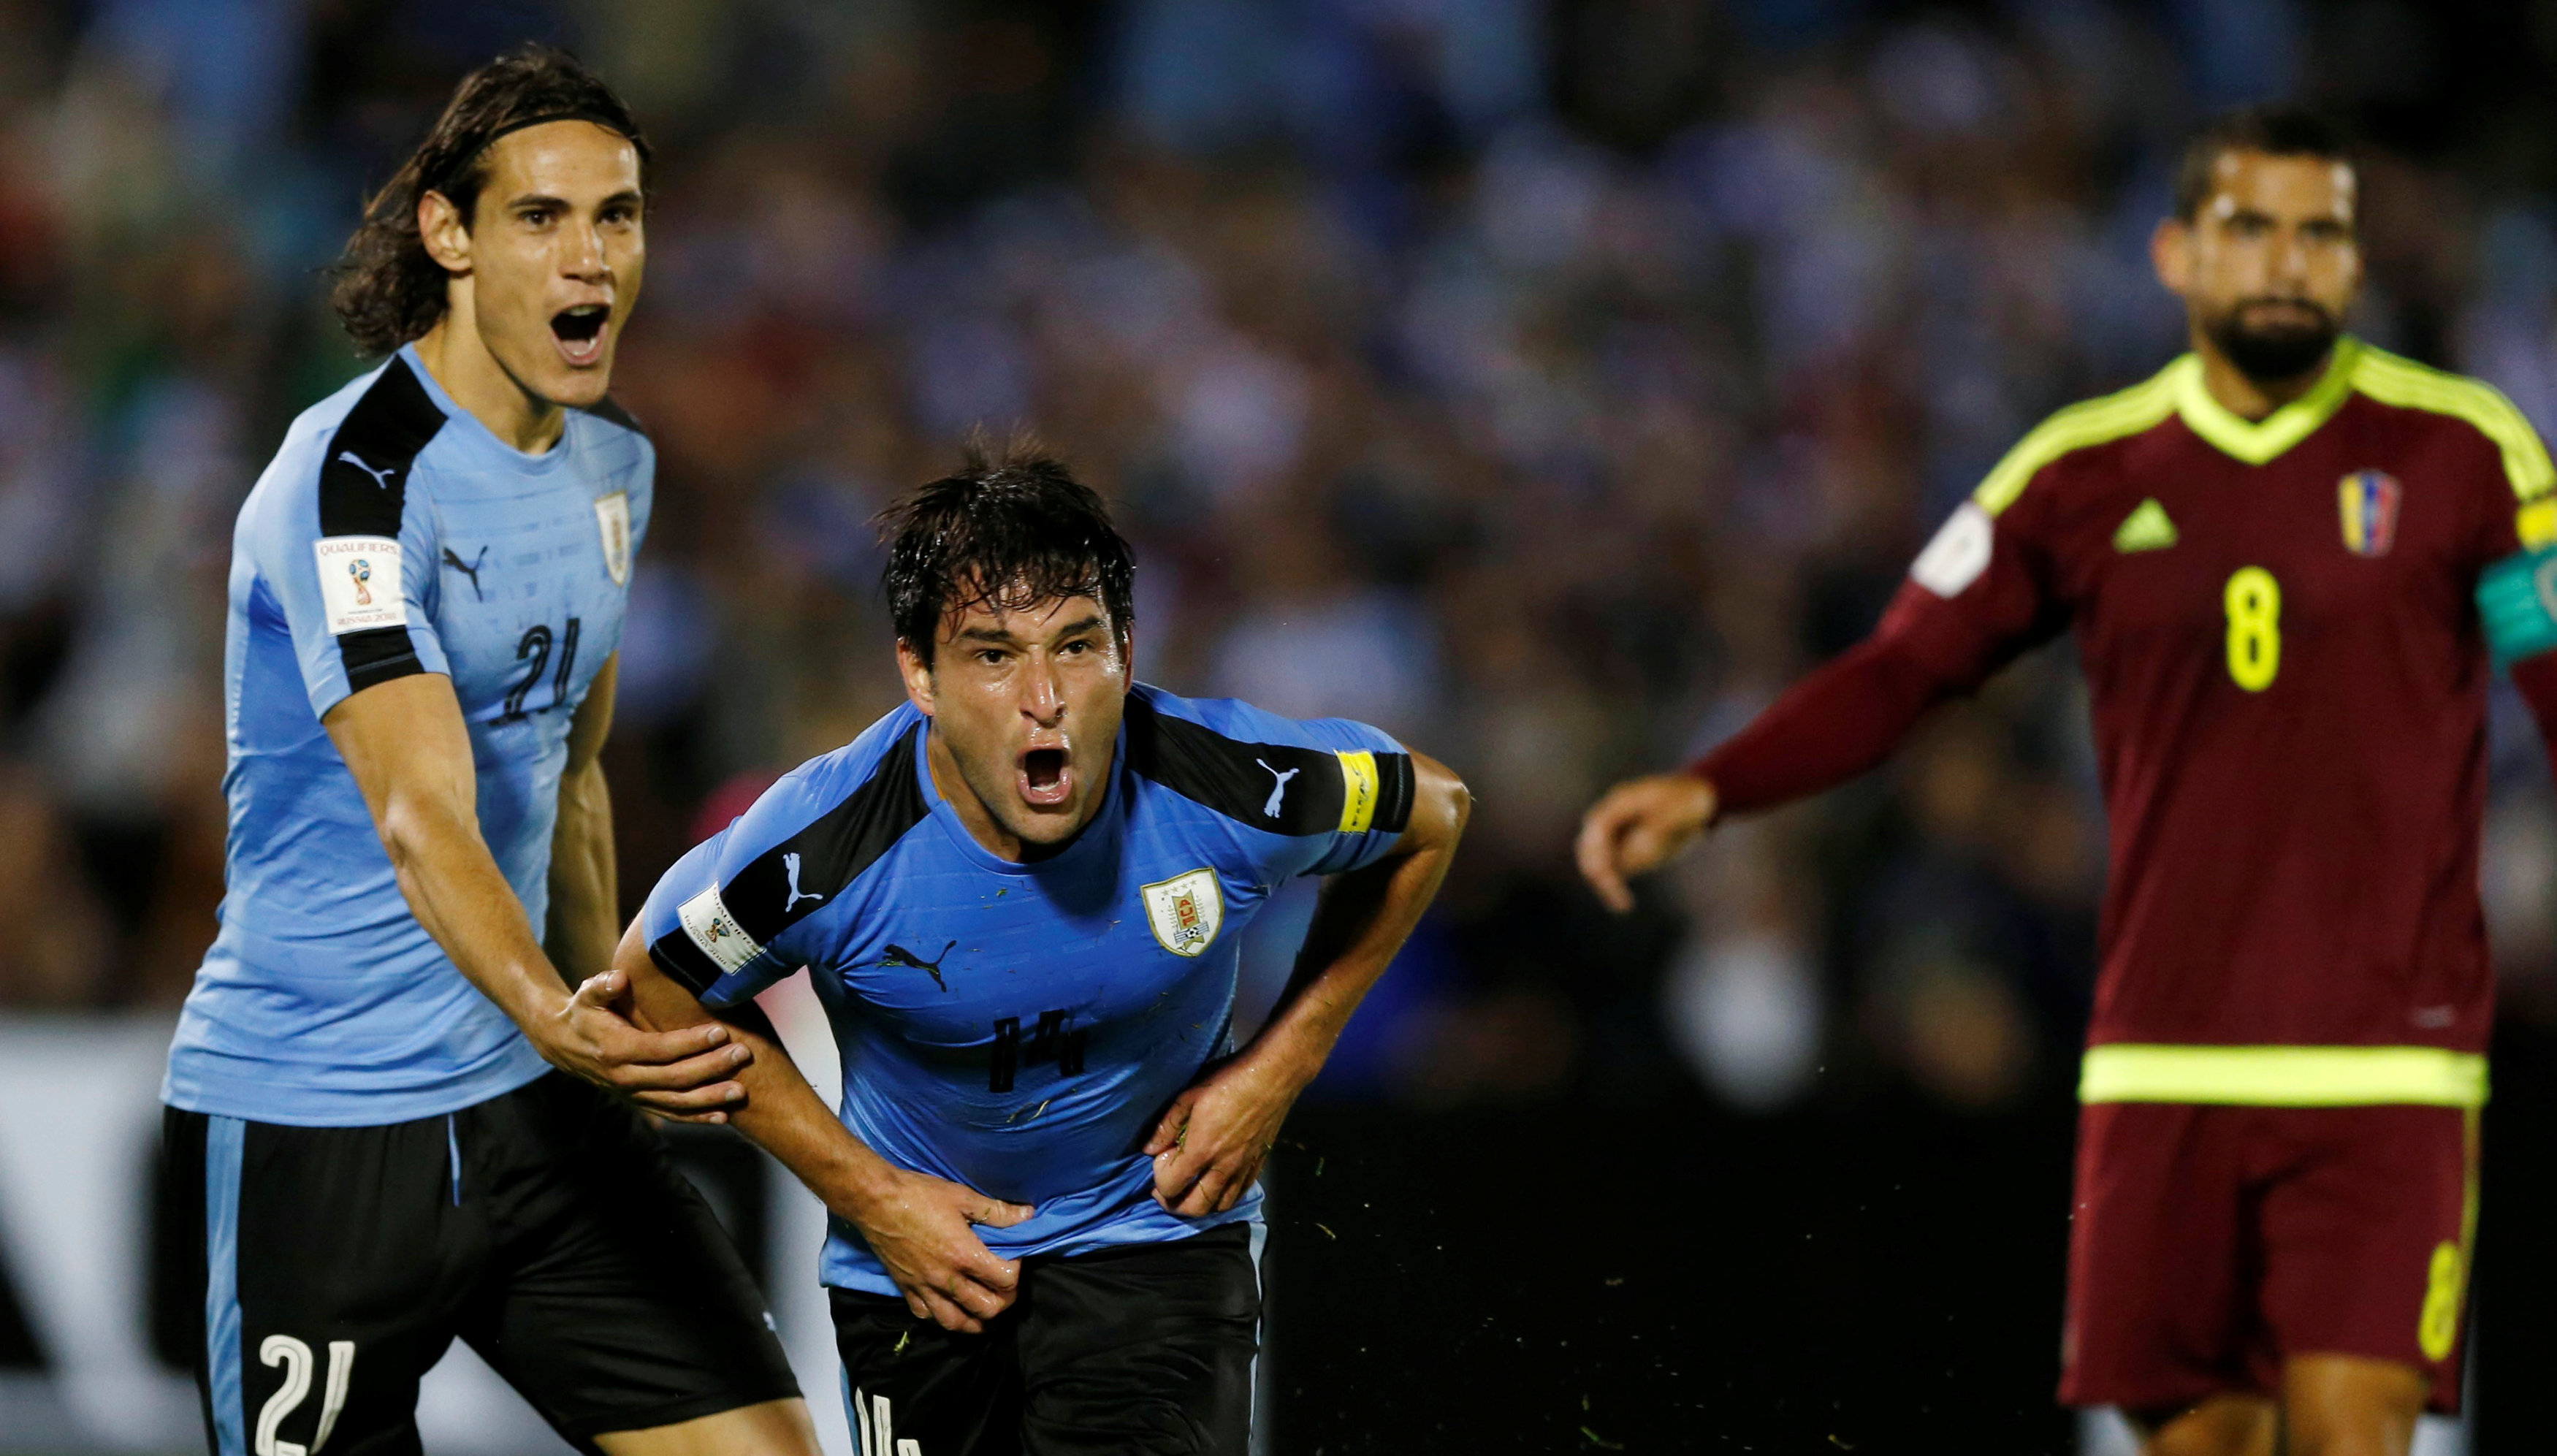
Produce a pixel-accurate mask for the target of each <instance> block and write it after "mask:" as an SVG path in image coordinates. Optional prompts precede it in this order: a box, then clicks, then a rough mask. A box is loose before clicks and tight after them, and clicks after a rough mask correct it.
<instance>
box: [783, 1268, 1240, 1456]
mask: <svg viewBox="0 0 2557 1456" xmlns="http://www.w3.org/2000/svg"><path fill="white" fill-rule="evenodd" d="M1252 1241H1253V1229H1252V1226H1251V1225H1249V1224H1228V1225H1226V1226H1225V1227H1223V1228H1221V1229H1211V1230H1209V1231H1208V1232H1206V1233H1204V1234H1200V1235H1196V1236H1195V1237H1192V1238H1188V1239H1183V1240H1181V1241H1179V1242H1178V1243H1173V1244H1140V1245H1133V1246H1131V1247H1128V1248H1125V1249H1113V1250H1107V1251H1104V1252H1102V1253H1099V1254H1085V1255H1078V1256H1075V1257H1071V1258H1056V1257H1031V1258H1025V1259H1023V1260H1021V1284H1020V1294H1019V1297H1018V1298H1016V1299H1014V1300H1013V1301H1012V1305H1011V1307H1010V1308H1009V1309H1007V1310H1005V1311H1004V1312H1003V1313H1002V1314H999V1315H997V1316H996V1317H995V1318H994V1319H992V1320H990V1321H988V1322H987V1325H986V1332H985V1333H984V1334H982V1335H959V1334H952V1333H951V1332H950V1331H948V1330H945V1329H943V1328H941V1327H940V1326H939V1325H937V1324H935V1323H933V1322H932V1321H931V1320H928V1319H917V1318H915V1317H914V1315H913V1313H912V1312H911V1311H909V1310H908V1309H907V1308H906V1307H905V1301H904V1300H903V1299H898V1298H891V1297H889V1296H886V1295H880V1294H864V1293H857V1292H855V1291H853V1290H850V1289H829V1290H827V1291H826V1292H827V1293H828V1295H830V1296H831V1297H832V1299H833V1303H834V1312H835V1344H836V1348H837V1349H839V1350H840V1351H841V1352H842V1353H843V1357H844V1385H845V1390H846V1392H847V1399H848V1400H849V1401H850V1403H851V1406H852V1422H853V1429H854V1430H855V1431H856V1432H857V1433H858V1436H859V1439H860V1442H861V1452H862V1456H1244V1449H1245V1446H1246V1444H1247V1443H1248V1442H1249V1440H1250V1438H1251V1433H1252V1378H1253V1360H1254V1357H1255V1356H1257V1355H1258V1354H1259V1353H1260V1350H1261V1344H1260V1338H1259V1335H1260V1323H1261V1271H1260V1269H1259V1267H1258V1266H1257V1265H1256V1264H1255V1262H1254V1260H1253V1249H1252Z"/></svg>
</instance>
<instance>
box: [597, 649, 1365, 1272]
mask: <svg viewBox="0 0 2557 1456" xmlns="http://www.w3.org/2000/svg"><path fill="white" fill-rule="evenodd" d="M929 732H930V728H929V727H928V725H927V723H926V721H925V720H924V718H923V717H922V715H920V714H918V713H917V712H915V710H914V709H913V708H912V707H904V708H899V709H898V710H896V711H895V712H894V713H891V714H889V715H888V716H887V717H885V718H883V719H881V720H879V721H878V722H877V723H876V724H874V725H872V727H871V728H870V729H869V730H868V731H866V732H864V733H863V734H862V735H861V736H860V737H859V738H857V739H855V740H854V741H853V742H852V743H851V744H850V745H849V746H847V747H843V748H839V749H837V750H836V751H834V752H832V753H829V754H827V755H825V756H824V757H822V758H817V759H812V760H811V761H809V762H808V763H806V764H803V765H801V766H800V767H799V768H798V769H797V770H796V771H795V772H793V773H791V774H790V775H789V776H788V777H786V778H784V779H782V780H781V781H780V782H779V783H777V784H775V785H773V786H772V788H771V789H769V790H767V791H766V792H765V793H764V795H763V797H762V798H761V799H759V800H757V801H756V802H755V804H754V807H753V808H751V809H749V810H747V811H746V813H745V814H744V815H742V816H741V817H740V818H739V819H738V820H737V821H736V822H735V823H733V824H731V825H730V826H729V827H728V828H727V829H725V830H723V831H721V832H720V833H719V834H718V835H717V836H715V837H713V838H712V839H711V840H709V841H708V842H706V843H704V844H702V845H700V846H699V847H697V848H695V849H694V850H693V852H692V853H691V854H689V855H687V856H685V857H684V858H683V860H680V861H679V862H677V864H676V865H675V867H674V868H672V869H670V870H668V871H667V872H666V876H665V878H663V879H662V880H660V881H658V883H657V887H656V890H655V892H654V893H653V894H651V895H650V896H649V898H648V907H647V909H646V910H645V911H643V912H642V918H641V924H642V927H643V929H642V933H643V934H644V935H645V936H646V937H647V939H648V945H649V953H650V954H651V955H652V956H653V957H654V958H655V959H656V961H657V963H658V965H659V966H661V967H663V968H664V969H665V970H666V972H667V974H668V975H671V976H673V977H675V978H677V979H678V980H680V981H682V982H684V983H685V984H686V985H688V986H691V987H692V988H693V989H694V990H695V991H696V993H699V994H701V996H702V998H703V1000H704V1002H705V1003H706V1004H708V1005H711V1006H714V1007H718V1006H727V1005H733V1004H735V1003H737V1002H739V1001H740V1000H742V999H744V998H745V997H747V996H750V995H752V994H754V993H756V992H757V991H760V990H762V989H763V988H764V987H767V986H770V985H771V984H772V983H774V982H775V981H778V980H780V979H782V978H783V977H785V976H788V975H790V974H791V973H792V972H794V971H795V970H797V969H798V968H799V967H801V966H803V965H804V966H806V967H808V968H809V972H810V975H811V977H812V978H813V980H814V982H815V985H816V989H817V995H818V999H819V1000H820V1001H821V1002H823V1003H824V1005H825V1007H826V1013H827V1016H828V1018H829V1019H830V1021H831V1022H832V1024H833V1027H834V1031H835V1039H836V1042H837V1044H838V1045H839V1046H840V1047H841V1048H842V1051H843V1060H844V1100H843V1107H842V1115H843V1120H844V1125H846V1126H847V1127H850V1128H851V1129H852V1131H853V1133H854V1135H856V1136H858V1137H860V1138H861V1139H862V1141H864V1142H865V1143H868V1144H869V1145H870V1146H871V1147H872V1148H874V1149H875V1150H876V1151H877V1152H878V1153H879V1155H880V1156H882V1157H885V1158H886V1159H887V1160H888V1161H890V1162H892V1163H895V1164H897V1165H898V1166H900V1167H905V1168H910V1169H913V1170H915V1171H918V1172H923V1173H929V1174H932V1175H933V1176H935V1177H940V1178H947V1179H950V1180H951V1181H953V1182H957V1183H964V1184H966V1185H967V1186H969V1187H971V1188H975V1189H978V1190H980V1191H982V1192H985V1193H990V1194H992V1195H994V1196H995V1197H998V1198H1003V1199H1008V1200H1010V1201H1012V1202H1017V1203H1027V1204H1034V1205H1036V1206H1037V1213H1036V1214H1035V1215H1034V1216H1033V1217H1031V1218H1030V1219H1029V1220H1027V1221H1026V1222H1024V1223H1021V1224H1019V1225H1017V1226H1015V1227H1013V1228H1009V1229H993V1228H981V1229H979V1230H978V1231H977V1232H978V1233H979V1235H980V1236H982V1237H983V1238H984V1239H985V1241H986V1245H987V1247H988V1248H990V1249H992V1250H993V1251H994V1252H995V1253H996V1254H997V1255H999V1256H1002V1257H1008V1258H1013V1257H1022V1256H1025V1255H1033V1254H1067V1255H1071V1254H1079V1253H1085V1252H1088V1251H1091V1250H1095V1249H1102V1248H1107V1247H1110V1246H1114V1245H1123V1244H1140V1243H1159V1242H1164V1241H1168V1240H1173V1239H1182V1238H1187V1237H1188V1236H1190V1235H1192V1234H1194V1233H1197V1232H1199V1231H1201V1230H1203V1229H1209V1228H1214V1227H1216V1226H1217V1225H1219V1224H1226V1223H1232V1222H1234V1221H1236V1220H1239V1219H1249V1218H1254V1217H1257V1216H1258V1214H1259V1212H1260V1207H1261V1195H1260V1193H1259V1191H1258V1190H1255V1191H1254V1192H1252V1193H1251V1194H1250V1195H1249V1196H1248V1197H1247V1198H1246V1199H1245V1200H1244V1201H1243V1202H1241V1203H1239V1204H1238V1205H1237V1206H1236V1207H1235V1208H1234V1209H1232V1210H1231V1211H1229V1212H1227V1213H1224V1214H1219V1215H1212V1216H1209V1217H1206V1218H1198V1219H1183V1218H1177V1217H1175V1216H1173V1215H1172V1214H1170V1213H1167V1212H1165V1211H1164V1210H1163V1209H1162V1208H1161V1206H1159V1205H1158V1204H1156V1203H1155V1202H1154V1201H1153V1199H1152V1197H1151V1190H1152V1187H1153V1170H1152V1166H1151V1164H1150V1163H1149V1161H1148V1160H1147V1159H1146V1158H1145V1156H1144V1153H1143V1151H1142V1150H1141V1149H1142V1148H1143V1145H1144V1140H1145V1138H1146V1135H1147V1134H1148V1133H1150V1132H1151V1131H1152V1130H1153V1126H1154V1123H1155V1121H1156V1120H1157V1119H1158V1118H1159V1117H1160V1115H1161V1113H1162V1110H1163V1108H1164V1106H1165V1105H1166V1104H1168V1103H1169V1102H1170V1101H1171V1100H1172V1098H1173V1097H1174V1096H1175V1095H1176V1094H1178V1093H1179V1092H1180V1091H1181V1089H1183V1088H1184V1087H1187V1086H1188V1085H1189V1084H1190V1082H1191V1081H1192V1080H1193V1079H1195V1078H1196V1077H1197V1076H1198V1074H1199V1072H1200V1070H1201V1069H1202V1068H1204V1067H1206V1066H1207V1065H1208V1064H1209V1062H1211V1061H1212V1060H1214V1059H1215V1058H1217V1057H1219V1056H1221V1055H1223V1054H1225V1053H1227V1052H1228V1051H1230V1050H1231V1045H1230V1037H1229V1034H1228V1018H1229V1017H1230V1015H1231V1013H1232V1011H1233V1006H1234V988H1235V973H1236V967H1237V958H1238V953H1239V949H1240V947H1241V944H1242V931H1243V927H1244V925H1245V924H1246V923H1247V922H1249V921H1250V920H1251V918H1252V917H1253V915H1254V914H1256V913H1257V912H1258V911H1259V910H1260V909H1261V906H1262V904H1263V903H1264V902H1265V901H1266V900H1267V899H1268V897H1269V895H1270V892H1271V891H1272V889H1273V888H1275V887H1276V886H1277V885H1278V884H1279V883H1280V882H1281V881H1283V880H1285V879H1286V878H1287V877H1288V876H1290V875H1296V874H1335V873H1339V872H1341V871H1343V870H1348V869H1355V868H1358V867H1360V866H1362V865H1365V864H1369V863H1373V862H1374V861H1375V860H1378V859H1380V858H1382V857H1383V856H1384V855H1385V853H1386V852H1387V850H1388V849H1390V848H1391V847H1392V846H1393V844H1394V841H1395V840H1396V839H1397V838H1398V837H1400V835H1401V834H1402V831H1403V827H1404V824H1405V822H1406V821H1407V820H1408V819H1409V818H1410V815H1411V806H1412V784H1413V776H1412V759H1411V756H1410V755H1409V754H1407V753H1405V752H1404V751H1403V750H1402V749H1401V747H1399V746H1398V745H1397V744H1396V743H1395V741H1394V740H1393V739H1392V738H1390V737H1388V736H1386V735H1385V734H1384V733H1382V732H1379V731H1378V730H1376V729H1375V728H1368V727H1366V726H1365V725H1362V724H1355V723H1347V722H1342V721H1340V720H1336V719H1335V720H1321V721H1317V722H1312V723H1298V722H1294V721H1291V720H1288V719H1283V718H1279V717H1278V716H1276V715H1274V714H1270V713H1264V712H1262V711H1261V710H1260V709H1257V708H1254V707H1251V706H1250V705H1248V704H1243V703H1236V702H1231V701H1216V702H1200V701H1189V700H1184V699H1181V698H1175V697H1173V696H1172V695H1171V694H1169V693H1165V692H1162V691H1160V690H1158V689H1154V688H1149V687H1144V686H1140V687H1138V688H1137V689H1136V690H1135V691H1133V692H1132V693H1131V694H1130V695H1129V698H1128V715H1127V721H1126V724H1125V726H1124V727H1123V728H1122V729H1121V731H1120V735H1119V741H1118V746H1117V753H1116V757H1115V758H1114V760H1113V762H1112V765H1111V776H1110V783H1109V786H1108V790H1107V796H1106V798H1105V799H1104V800H1103V803H1102V806H1101V811H1100V813H1099V815H1098V816H1097V817H1095V819H1094V820H1093V822H1092V823H1091V824H1089V825H1087V826H1085V828H1084V830H1083V832H1082V833H1081V834H1080V835H1078V836H1077V837H1076V838H1075V839H1074V841H1073V842H1072V843H1071V844H1070V845H1068V846H1067V847H1066V848H1065V849H1064V850H1062V851H1061V852H1059V853H1058V854H1056V855H1054V856H1051V857H1049V858H1047V859H1044V860H1036V861H1032V862H1026V863H1015V862H1013V861H1010V860H1004V859H1001V858H999V857H997V856H996V855H994V854H992V853H990V852H989V851H988V850H986V849H985V847H983V846H982V845H980V844H978V843H977V841H976V840H975V839H974V838H973V837H971V836H970V835H969V833H968V830H967V828H966V826H964V825H962V824H961V823H960V821H959V818H958V815H957V813H956V811H954V810H953V809H952V808H951V807H950V805H949V804H948V803H947V802H945V801H944V800H943V799H942V798H941V796H940V794H939V793H938V792H937V791H936V789H935V788H934V786H933V782H932V774H931V772H930V769H929V767H928V765H927V763H926V760H925V756H924V748H925V741H926V735H927V734H928V733H929ZM825 1279H826V1282H827V1283H829V1284H833V1285H836V1286H838V1287H841V1288H846V1289H865V1290H869V1291H872V1292H874V1293H882V1294H885V1293H893V1292H895V1285H894V1284H893V1283H892V1282H891V1281H890V1280H889V1278H888V1276H887V1273H886V1271H885V1270H884V1269H883V1268H882V1267H881V1265H880V1264H879V1261H878V1259H877V1257H875V1256H874V1255H873V1254H872V1253H871V1251H870V1248H869V1246H868V1245H867V1244H865V1243H864V1242H863V1240H862V1237H861V1234H860V1233H859V1232H858V1231H857V1230H855V1229H854V1228H853V1227H852V1226H850V1225H849V1224H846V1223H844V1222H843V1221H841V1220H836V1221H835V1222H834V1224H833V1226H832V1230H831V1237H830V1238H829V1239H828V1241H827V1245H826V1258H825Z"/></svg>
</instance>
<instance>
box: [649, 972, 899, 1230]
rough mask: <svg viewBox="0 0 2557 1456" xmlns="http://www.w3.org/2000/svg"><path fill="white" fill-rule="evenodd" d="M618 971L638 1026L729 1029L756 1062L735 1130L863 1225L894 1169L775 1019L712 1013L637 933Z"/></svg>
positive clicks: (746, 1007)
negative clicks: (833, 1108)
mask: <svg viewBox="0 0 2557 1456" xmlns="http://www.w3.org/2000/svg"><path fill="white" fill-rule="evenodd" d="M613 964H614V966H615V967H617V968H618V969H619V970H621V971H622V972H623V974H624V975H626V976H627V977H628V978H629V981H630V996H631V1010H632V1019H634V1020H635V1021H637V1022H638V1023H639V1024H640V1025H642V1026H645V1027H648V1028H649V1029H651V1030H656V1031H672V1030H677V1029H679V1028H682V1027H685V1026H693V1025H698V1024H701V1023H702V1022H705V1021H711V1020H719V1021H724V1022H726V1023H727V1025H728V1028H729V1034H730V1035H731V1036H733V1037H735V1038H736V1039H737V1040H738V1041H739V1042H740V1043H742V1044H744V1046H745V1047H746V1048H747V1049H748V1050H749V1051H751V1052H752V1053H753V1054H754V1060H753V1061H752V1062H751V1063H749V1064H748V1065H747V1067H746V1069H745V1070H744V1071H743V1072H742V1073H740V1074H739V1076H738V1078H737V1080H738V1081H739V1082H740V1083H742V1084H743V1085H744V1087H745V1105H744V1106H743V1107H740V1108H738V1109H735V1110H734V1111H732V1112H731V1113H730V1115H729V1122H730V1124H731V1125H734V1126H735V1127H736V1128H737V1129H738V1130H739V1131H740V1132H742V1133H744V1134H745V1135H746V1136H747V1137H749V1138H752V1139H753V1140H754V1142H755V1143H756V1145H758V1146H760V1147H761V1148H762V1149H763V1150H764V1151H766V1152H768V1153H771V1154H772V1155H773V1157H774V1158H776V1159H778V1160H779V1161H780V1163H781V1165H782V1166H783V1167H785V1168H788V1169H789V1170H790V1172H791V1174H792V1175H793V1176H795V1177H797V1178H798V1179H799V1181H800V1182H802V1183H804V1184H806V1185H807V1186H808V1188H809V1189H810V1190H811V1191H813V1192H814V1193H816V1195H817V1196H818V1197H819V1198H820V1199H823V1200H824V1201H825V1204H826V1206H827V1208H829V1209H831V1210H832V1211H834V1212H835V1213H836V1214H838V1215H840V1216H841V1217H844V1218H848V1219H852V1220H854V1221H855V1222H856V1223H858V1222H861V1218H862V1211H863V1209H864V1208H865V1207H866V1205H867V1201H868V1200H869V1199H870V1198H871V1197H873V1196H875V1195H876V1194H877V1193H878V1192H879V1191H880V1190H881V1187H882V1185H883V1183H884V1181H885V1175H886V1174H887V1173H888V1171H889V1165H888V1163H887V1161H886V1159H884V1158H881V1157H880V1156H879V1155H878V1154H877V1153H875V1152H873V1151H871V1149H870V1148H869V1147H867V1146H865V1145H864V1144H863V1143H862V1140H861V1139H860V1138H858V1137H855V1136H854V1135H853V1134H852V1131H851V1129H850V1128H847V1127H846V1126H845V1125H843V1123H842V1122H841V1121H839V1120H838V1119H837V1118H836V1117H835V1115H834V1114H833V1113H832V1112H830V1111H829V1110H828V1109H827V1107H826V1104H825V1101H824V1100H823V1099H821V1098H819V1097H818V1096H817V1090H816V1089H815V1088H813V1087H810V1086H809V1085H808V1079H807V1077H806V1076H805V1075H804V1074H802V1073H801V1072H800V1070H799V1065H798V1063H796V1062H794V1061H792V1060H791V1059H790V1053H789V1052H788V1050H786V1049H785V1048H784V1047H783V1046H782V1045H781V1038H780V1036H779V1035H778V1034H777V1033H776V1032H775V1031H774V1030H773V1027H772V1021H771V1018H770V1017H767V1016H765V1015H764V1014H763V1011H762V1009H761V1008H760V1007H758V1006H756V1005H755V1004H754V1003H753V1002H751V1001H748V1002H746V1003H745V1004H743V1005H741V1006H735V1007H731V1008H730V1009H728V1010H727V1011H724V1012H713V1011H711V1010H710V1009H709V1008H708V1007H706V1006H704V1005H703V1004H702V1003H701V1001H700V1000H699V999H697V998H696V997H695V996H694V995H693V993H691V992H690V991H687V990H685V989H684V987H683V986H681V985H680V984H678V983H677V982H676V981H674V980H673V978H671V977H669V976H667V975H666V974H665V973H664V972H662V971H660V970H658V969H657V966H656V964H655V963H654V962H652V961H650V960H649V959H648V953H647V951H646V949H645V948H644V947H642V945H641V944H640V941H639V935H638V928H637V927H636V926H633V927H632V928H631V933H630V934H629V935H628V936H626V937H624V939H623V940H622V942H621V946H620V949H619V950H618V951H616V952H615V953H614V957H613Z"/></svg>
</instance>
